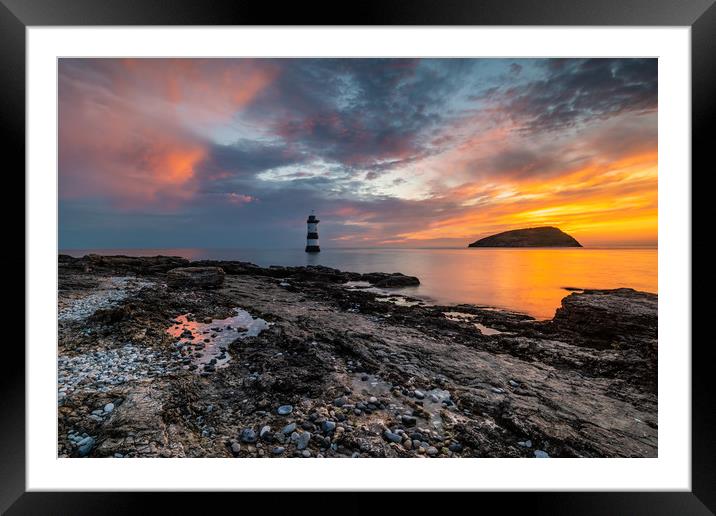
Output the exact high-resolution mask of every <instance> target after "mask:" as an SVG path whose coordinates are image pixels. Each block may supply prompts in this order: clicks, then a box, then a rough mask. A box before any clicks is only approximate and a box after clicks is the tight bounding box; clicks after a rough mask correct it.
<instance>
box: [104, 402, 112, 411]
mask: <svg viewBox="0 0 716 516" xmlns="http://www.w3.org/2000/svg"><path fill="white" fill-rule="evenodd" d="M113 410H114V403H107V404H106V405H105V406H104V411H105V412H107V413H109V412H112V411H113Z"/></svg>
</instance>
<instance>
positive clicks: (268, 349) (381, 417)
mask: <svg viewBox="0 0 716 516" xmlns="http://www.w3.org/2000/svg"><path fill="white" fill-rule="evenodd" d="M417 283H419V280H418V278H414V277H411V276H404V275H402V274H398V273H373V274H359V273H353V272H343V271H339V270H336V269H331V268H327V267H321V266H309V267H258V266H256V265H253V264H250V263H245V262H238V261H221V262H219V261H197V262H189V261H188V260H185V259H182V258H177V257H166V256H157V257H144V258H132V257H122V256H97V255H88V256H85V257H82V258H73V257H70V256H66V255H60V256H59V301H58V302H59V306H58V319H59V345H58V349H59V356H58V426H59V428H58V430H59V432H58V455H59V456H60V457H117V458H124V457H266V458H270V457H426V458H431V457H531V458H547V457H656V456H657V434H658V427H657V349H658V346H657V296H656V295H654V294H648V293H644V292H637V291H634V290H631V289H618V290H584V291H574V292H572V293H569V294H568V295H566V296H565V298H564V300H563V301H562V306H561V307H560V308H559V309H558V310H557V312H556V314H555V316H554V318H553V319H551V320H547V321H537V320H534V319H532V318H531V317H529V316H527V315H524V314H519V313H514V312H509V311H505V310H498V309H495V308H493V307H486V306H474V305H457V306H438V305H430V304H426V303H425V302H424V301H422V300H420V299H413V298H408V297H405V296H401V295H396V294H395V293H394V291H393V292H391V290H390V289H391V288H393V287H395V286H403V285H415V284H417ZM565 294H567V292H565Z"/></svg>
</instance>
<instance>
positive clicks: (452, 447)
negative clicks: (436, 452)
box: [448, 443, 462, 453]
mask: <svg viewBox="0 0 716 516" xmlns="http://www.w3.org/2000/svg"><path fill="white" fill-rule="evenodd" d="M448 450H450V451H451V452H453V453H455V452H460V451H462V444H460V443H451V444H450V446H448Z"/></svg>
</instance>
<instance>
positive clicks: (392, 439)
mask: <svg viewBox="0 0 716 516" xmlns="http://www.w3.org/2000/svg"><path fill="white" fill-rule="evenodd" d="M383 437H385V438H386V439H387V440H388V441H390V442H391V443H399V442H401V441H402V440H403V438H402V437H400V436H399V435H398V434H396V433H393V432H391V431H390V430H386V431H385V432H383Z"/></svg>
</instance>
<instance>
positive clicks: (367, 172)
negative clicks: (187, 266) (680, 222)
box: [59, 59, 657, 249]
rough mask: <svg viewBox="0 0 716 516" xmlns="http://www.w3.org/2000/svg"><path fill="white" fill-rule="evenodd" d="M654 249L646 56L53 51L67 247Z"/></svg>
mask: <svg viewBox="0 0 716 516" xmlns="http://www.w3.org/2000/svg"><path fill="white" fill-rule="evenodd" d="M311 210H315V212H316V215H317V216H318V217H319V218H320V219H321V224H320V225H319V232H320V237H321V245H322V247H324V248H325V247H337V246H341V247H365V246H390V247H393V246H399V247H437V246H459V247H463V246H466V245H467V244H468V243H469V242H472V241H474V240H476V239H477V238H480V237H483V236H487V235H489V234H492V233H495V232H499V231H504V230H508V229H517V228H523V227H533V226H541V225H554V226H558V227H559V228H561V229H562V230H564V231H566V232H568V233H570V234H571V235H573V236H574V237H575V238H577V239H578V240H579V241H580V242H582V244H584V245H585V246H611V245H615V246H629V245H639V246H642V245H656V242H657V60H656V59H586V60H585V59H556V60H550V59H380V60H379V59H257V60H255V59H61V60H60V63H59V217H60V219H59V224H60V227H59V230H60V231H59V236H60V248H62V249H71V248H126V247H149V248H158V247H214V248H233V247H256V248H284V247H301V246H303V245H304V244H305V231H306V224H305V222H306V216H307V215H308V214H309V213H310V212H311Z"/></svg>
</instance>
